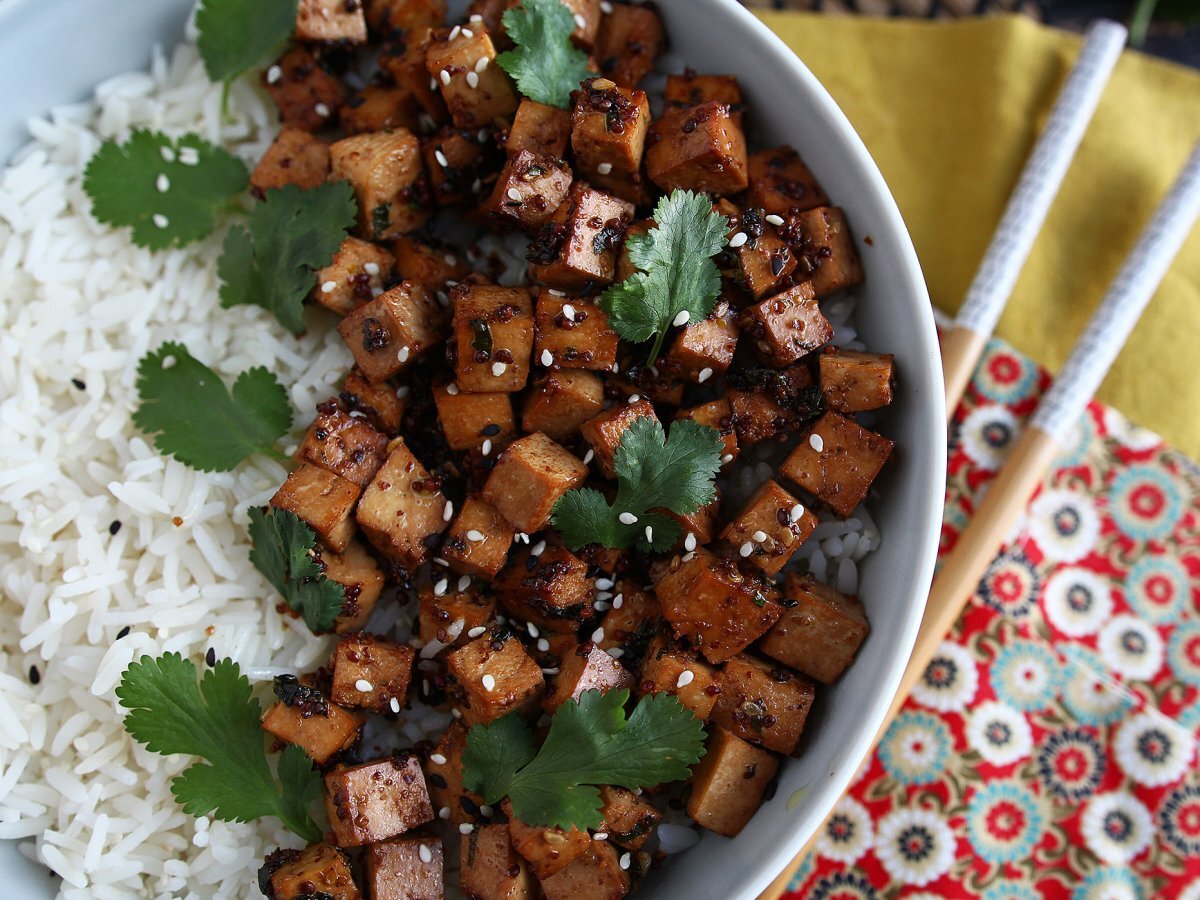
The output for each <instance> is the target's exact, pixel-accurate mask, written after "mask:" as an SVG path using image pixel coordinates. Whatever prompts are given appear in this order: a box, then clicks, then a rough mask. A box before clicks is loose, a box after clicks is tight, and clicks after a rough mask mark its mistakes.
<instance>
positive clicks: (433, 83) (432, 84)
mask: <svg viewBox="0 0 1200 900" xmlns="http://www.w3.org/2000/svg"><path fill="white" fill-rule="evenodd" d="M429 89H430V90H431V91H436V90H437V79H436V78H430V79H429Z"/></svg>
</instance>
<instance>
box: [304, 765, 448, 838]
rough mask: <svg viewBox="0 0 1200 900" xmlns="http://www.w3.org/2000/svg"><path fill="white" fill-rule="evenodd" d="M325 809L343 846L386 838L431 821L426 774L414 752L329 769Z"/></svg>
mask: <svg viewBox="0 0 1200 900" xmlns="http://www.w3.org/2000/svg"><path fill="white" fill-rule="evenodd" d="M325 812H326V813H327V814H328V816H329V830H330V833H331V834H332V836H333V843H334V844H336V845H337V846H339V847H361V846H362V845H363V844H374V843H377V842H378V841H386V840H387V839H388V838H394V837H397V836H398V835H401V834H404V832H406V831H408V830H409V829H410V828H416V827H417V826H418V825H424V824H425V823H426V822H432V821H433V807H432V806H431V805H430V803H429V794H428V792H427V791H426V790H425V775H424V773H423V772H422V771H421V764H420V763H419V762H418V761H417V758H416V757H415V756H393V757H389V758H388V759H379V760H375V761H374V762H369V763H363V764H362V765H361V766H350V767H349V768H346V769H336V770H335V771H333V772H328V773H326V775H325Z"/></svg>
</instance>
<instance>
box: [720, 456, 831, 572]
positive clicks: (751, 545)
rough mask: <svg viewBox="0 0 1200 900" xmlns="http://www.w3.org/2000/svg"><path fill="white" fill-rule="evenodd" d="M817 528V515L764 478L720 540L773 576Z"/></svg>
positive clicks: (741, 556)
mask: <svg viewBox="0 0 1200 900" xmlns="http://www.w3.org/2000/svg"><path fill="white" fill-rule="evenodd" d="M816 527H817V517H816V516H814V515H813V514H812V513H811V512H810V511H809V510H807V509H805V508H804V504H802V503H801V502H800V501H799V500H797V499H796V498H795V497H793V496H792V495H791V494H789V493H788V492H787V491H785V490H784V489H783V488H781V487H780V486H779V485H778V484H776V483H775V482H774V481H772V480H770V479H767V481H765V482H763V484H762V485H761V486H760V487H759V488H758V490H756V491H755V492H754V495H753V496H752V497H751V498H750V499H749V500H747V501H746V505H745V506H744V507H743V508H742V511H741V512H739V513H738V514H737V517H736V518H734V519H733V521H731V522H730V523H729V524H728V525H726V526H725V530H724V531H722V532H721V540H723V541H724V542H725V543H726V544H727V545H728V546H729V547H730V549H731V550H732V551H733V552H735V553H737V554H738V556H739V557H740V558H741V559H744V560H745V561H746V562H747V563H749V564H751V565H754V566H757V567H758V568H759V569H761V570H762V571H763V573H764V574H767V575H775V574H777V573H778V572H779V570H780V569H782V568H783V567H784V565H785V564H786V563H787V561H788V560H790V559H791V558H792V554H794V553H795V552H796V551H797V550H799V549H800V545H801V544H802V543H804V541H805V540H807V539H808V536H809V535H810V534H812V533H813V530H814V529H815V528H816Z"/></svg>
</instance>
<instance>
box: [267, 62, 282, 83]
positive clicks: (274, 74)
mask: <svg viewBox="0 0 1200 900" xmlns="http://www.w3.org/2000/svg"><path fill="white" fill-rule="evenodd" d="M282 77H283V69H281V68H279V66H271V68H269V69H267V84H278V83H279V79H280V78H282Z"/></svg>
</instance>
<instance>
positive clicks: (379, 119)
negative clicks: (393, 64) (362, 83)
mask: <svg viewBox="0 0 1200 900" xmlns="http://www.w3.org/2000/svg"><path fill="white" fill-rule="evenodd" d="M420 114H421V107H420V104H418V103H417V101H416V98H414V97H413V95H412V94H411V93H410V92H409V91H407V90H405V89H404V88H401V87H395V86H394V85H382V84H369V85H367V86H366V87H365V88H363V89H362V90H361V91H358V92H357V93H354V94H351V95H350V96H349V97H347V98H346V102H345V103H343V104H342V109H341V112H340V114H339V116H338V119H339V122H340V124H341V126H342V131H344V132H345V133H346V134H369V133H371V132H374V131H391V130H392V129H394V128H407V129H408V130H409V131H417V130H418V129H419V128H420V127H421V124H420V122H421V120H420Z"/></svg>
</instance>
